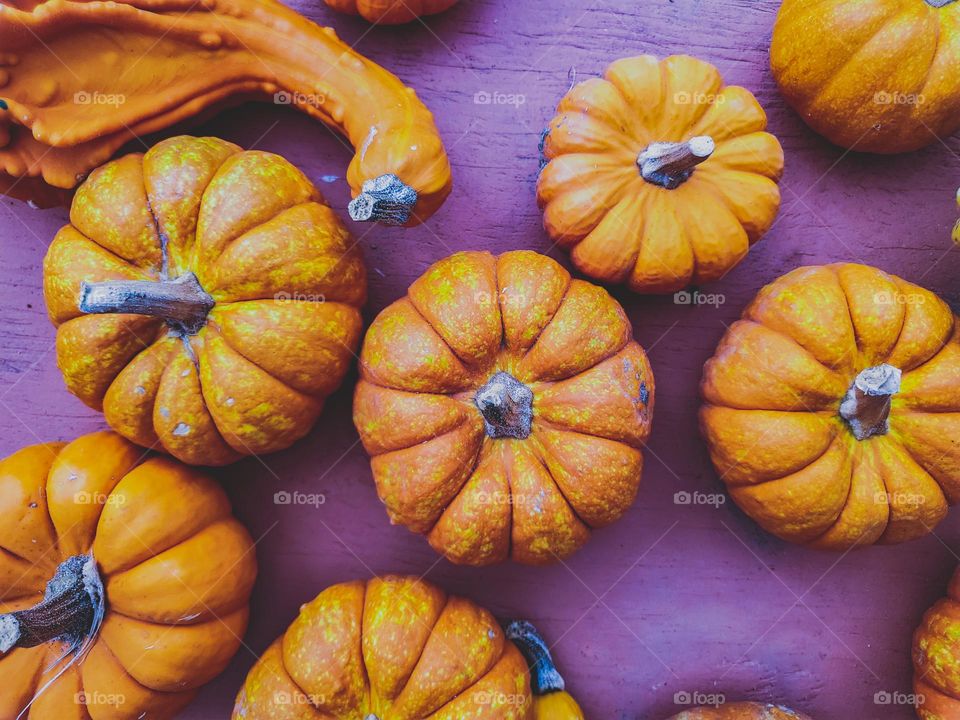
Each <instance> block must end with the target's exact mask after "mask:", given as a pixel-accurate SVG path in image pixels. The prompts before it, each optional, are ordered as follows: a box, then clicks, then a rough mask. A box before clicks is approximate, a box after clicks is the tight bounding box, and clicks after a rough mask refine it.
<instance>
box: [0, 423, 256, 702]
mask: <svg viewBox="0 0 960 720" xmlns="http://www.w3.org/2000/svg"><path fill="white" fill-rule="evenodd" d="M91 552H92V553H93V556H94V558H95V559H96V561H97V565H98V567H99V571H100V575H101V578H102V580H103V585H104V588H105V590H106V608H107V610H106V618H105V620H104V622H103V625H102V626H101V628H100V633H99V635H98V636H97V638H96V640H95V642H94V644H93V646H92V648H91V649H90V651H89V653H88V654H87V655H86V656H84V657H83V659H82V660H81V661H80V662H77V663H76V664H74V665H73V666H72V667H70V668H69V669H68V670H67V671H66V672H64V673H63V675H61V677H60V678H59V679H58V680H56V681H55V682H53V684H52V685H50V687H48V688H47V689H46V690H44V691H43V692H42V693H41V694H40V695H39V697H37V699H36V701H35V702H34V703H33V705H32V706H31V708H30V711H29V716H30V718H31V720H91V719H92V720H137V719H138V718H144V717H145V718H158V719H162V718H172V717H174V716H175V715H176V714H177V713H178V712H179V711H180V710H181V709H182V708H183V707H184V706H185V705H186V704H187V703H189V702H190V700H191V699H192V698H193V697H194V695H196V692H197V689H198V688H199V687H201V686H202V685H204V684H205V683H207V682H209V681H210V680H211V679H212V678H214V677H215V676H216V675H218V674H219V673H220V672H221V671H222V670H223V669H224V668H225V667H226V665H227V663H228V662H229V661H230V659H231V658H232V657H233V655H234V654H235V653H236V651H237V649H238V648H239V647H240V638H242V637H243V634H244V632H245V630H246V627H247V618H248V615H249V608H248V598H249V595H250V590H251V589H252V587H253V582H254V579H255V577H256V572H257V565H256V554H255V553H254V550H253V542H252V540H251V538H250V536H249V534H248V533H247V531H246V529H244V527H243V525H242V524H241V523H240V522H238V521H237V520H236V519H235V518H234V517H233V515H232V514H231V510H230V503H229V501H228V499H227V497H226V495H225V493H224V492H223V490H222V489H221V488H220V486H219V485H217V484H216V483H215V482H213V481H212V480H210V479H209V478H206V477H204V476H203V475H200V474H199V473H197V472H196V471H195V470H192V469H190V468H187V467H184V466H183V465H181V464H180V463H177V462H175V461H173V460H171V459H169V458H163V457H148V456H147V455H146V453H144V451H143V449H142V448H139V447H136V446H135V445H132V444H131V443H129V442H127V441H126V440H124V439H123V438H121V437H119V436H118V435H115V434H114V433H110V432H100V433H94V434H92V435H86V436H84V437H81V438H80V439H78V440H75V441H74V442H72V443H70V444H68V445H63V444H59V443H51V444H48V445H34V446H31V447H28V448H24V449H23V450H20V451H19V452H16V453H14V454H13V455H11V456H10V457H8V458H6V459H4V460H2V461H0V595H2V597H3V600H2V601H0V613H9V612H14V611H17V610H23V609H25V608H28V607H30V606H32V605H34V604H36V603H38V602H40V600H41V599H42V598H43V592H44V586H45V584H46V582H47V581H48V580H49V579H50V578H51V577H52V576H53V574H54V571H55V568H56V566H57V565H58V563H60V562H61V561H63V560H65V559H66V558H68V557H70V556H72V555H77V554H88V553H91ZM65 647H66V646H65V644H64V643H60V642H50V643H46V644H44V645H39V646H37V647H33V648H15V649H13V650H11V651H9V652H8V653H6V654H3V655H0V677H2V678H3V681H2V683H0V717H2V718H10V719H11V720H12V719H13V718H16V717H18V713H20V711H21V710H22V709H23V708H24V707H25V705H26V704H27V702H28V701H29V700H30V698H31V697H33V696H34V694H35V693H36V692H37V691H38V690H39V689H40V688H41V687H43V685H44V684H45V683H47V682H48V681H50V680H51V679H52V678H53V676H54V675H55V674H56V672H57V671H58V670H59V669H60V667H62V664H61V665H58V666H57V667H56V668H53V669H50V667H51V665H52V664H53V663H54V661H55V660H57V658H59V657H60V656H61V654H62V653H63V651H64V650H65ZM78 698H83V700H81V701H78ZM24 717H26V715H24Z"/></svg>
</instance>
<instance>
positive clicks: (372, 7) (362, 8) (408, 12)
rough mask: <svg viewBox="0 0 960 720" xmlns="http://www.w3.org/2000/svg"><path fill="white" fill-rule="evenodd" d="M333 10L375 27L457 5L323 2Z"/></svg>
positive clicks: (448, 0)
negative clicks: (360, 19) (355, 16)
mask: <svg viewBox="0 0 960 720" xmlns="http://www.w3.org/2000/svg"><path fill="white" fill-rule="evenodd" d="M323 1H324V2H325V3H326V4H327V5H329V6H330V7H332V8H333V9H334V10H338V11H340V12H342V13H347V14H348V15H360V16H361V17H363V19H364V20H367V21H369V22H372V23H375V24H377V25H399V24H401V23H407V22H410V21H411V20H416V19H417V18H419V17H423V16H424V15H435V14H437V13H440V12H443V11H444V10H446V9H448V8H451V7H453V6H454V5H456V4H457V0H323Z"/></svg>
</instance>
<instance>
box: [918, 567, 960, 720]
mask: <svg viewBox="0 0 960 720" xmlns="http://www.w3.org/2000/svg"><path fill="white" fill-rule="evenodd" d="M957 638H960V570H958V571H957V572H955V573H954V574H953V578H952V579H951V580H950V586H949V587H948V589H947V597H945V598H943V599H941V600H938V601H937V602H936V603H935V604H934V605H933V607H931V608H930V609H929V610H927V612H926V613H925V614H924V616H923V621H922V622H921V623H920V627H918V628H917V630H916V632H914V634H913V689H914V695H915V697H916V703H917V715H918V716H919V717H920V718H921V720H951V719H952V718H958V717H960V680H958V678H960V642H958V640H957Z"/></svg>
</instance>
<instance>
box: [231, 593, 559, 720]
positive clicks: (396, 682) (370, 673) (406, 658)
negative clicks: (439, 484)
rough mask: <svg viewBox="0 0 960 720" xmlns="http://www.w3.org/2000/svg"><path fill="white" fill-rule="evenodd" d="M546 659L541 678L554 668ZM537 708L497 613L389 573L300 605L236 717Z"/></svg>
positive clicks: (483, 717)
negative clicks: (547, 665)
mask: <svg viewBox="0 0 960 720" xmlns="http://www.w3.org/2000/svg"><path fill="white" fill-rule="evenodd" d="M527 625H528V624H527ZM524 637H526V638H530V637H531V636H530V635H528V634H526V633H524ZM532 637H534V638H535V640H536V641H538V644H539V645H542V646H543V647H544V648H545V647H546V645H545V643H543V640H542V638H539V636H537V635H536V632H535V631H533V636H532ZM544 660H545V667H544V672H546V671H547V669H548V668H546V664H549V665H550V668H549V669H554V668H553V666H552V661H550V660H549V654H547V655H546V656H544ZM554 671H555V670H554ZM533 701H534V698H533V693H531V687H530V674H529V672H528V670H527V663H526V661H525V660H524V656H523V655H522V654H521V652H520V651H519V650H518V649H517V647H516V646H515V645H514V644H513V642H511V641H510V640H509V639H508V638H507V637H506V635H505V634H504V631H503V629H502V628H501V627H500V625H499V624H498V623H497V621H496V618H494V617H493V615H491V614H490V613H489V612H488V611H487V610H485V609H483V608H481V607H479V606H477V605H475V604H474V603H472V602H471V601H469V600H466V599H464V598H460V597H455V596H449V595H447V594H446V593H445V592H444V591H443V590H441V589H439V588H437V587H435V586H434V585H431V584H430V583H428V582H425V581H423V580H420V579H419V578H414V577H402V576H395V575H388V576H386V577H383V578H377V579H374V580H370V581H368V582H363V581H356V582H349V583H341V584H339V585H333V586H332V587H329V588H327V589H326V590H324V591H323V592H322V593H320V594H319V595H318V596H317V597H316V598H315V599H313V600H311V601H310V602H309V603H307V604H305V605H303V606H302V607H301V608H300V614H299V615H298V616H297V618H296V619H295V620H294V621H293V623H292V624H291V625H290V627H288V628H287V630H286V632H285V633H284V634H283V635H282V636H281V637H280V638H278V639H277V640H276V641H275V642H274V643H273V644H272V645H271V646H270V647H269V648H267V650H266V652H264V654H263V656H262V657H261V658H260V660H259V661H258V662H257V664H256V665H254V666H253V668H252V669H251V670H250V673H249V675H247V679H246V682H245V683H244V685H243V687H242V688H241V690H240V693H239V694H238V696H237V701H236V704H235V706H234V709H233V718H234V720H281V719H283V720H294V719H296V720H359V719H360V718H363V720H400V718H403V720H465V719H467V718H469V719H470V720H535V716H534V708H533ZM552 720H565V718H562V717H554V718H552Z"/></svg>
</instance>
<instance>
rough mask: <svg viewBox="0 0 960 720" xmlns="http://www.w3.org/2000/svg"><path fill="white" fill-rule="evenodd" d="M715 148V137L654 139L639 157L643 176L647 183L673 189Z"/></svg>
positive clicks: (638, 160) (683, 181)
mask: <svg viewBox="0 0 960 720" xmlns="http://www.w3.org/2000/svg"><path fill="white" fill-rule="evenodd" d="M715 149H716V144H715V143H714V142H713V138H711V137H710V136H708V135H698V136H697V137H693V138H690V139H689V140H687V141H686V142H680V143H676V142H655V143H650V145H648V146H647V147H646V149H645V150H644V151H643V152H641V153H640V155H639V156H637V165H638V166H639V167H640V175H641V177H643V179H644V180H646V181H647V182H648V183H652V184H654V185H659V186H660V187H664V188H667V189H668V190H673V189H674V188H677V187H680V185H682V184H683V183H685V182H686V181H687V180H688V179H689V178H690V176H691V175H692V174H693V169H694V168H695V167H696V166H697V165H699V164H700V163H702V162H704V161H705V160H706V159H707V158H709V157H710V156H711V155H712V154H713V151H714V150H715Z"/></svg>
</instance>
